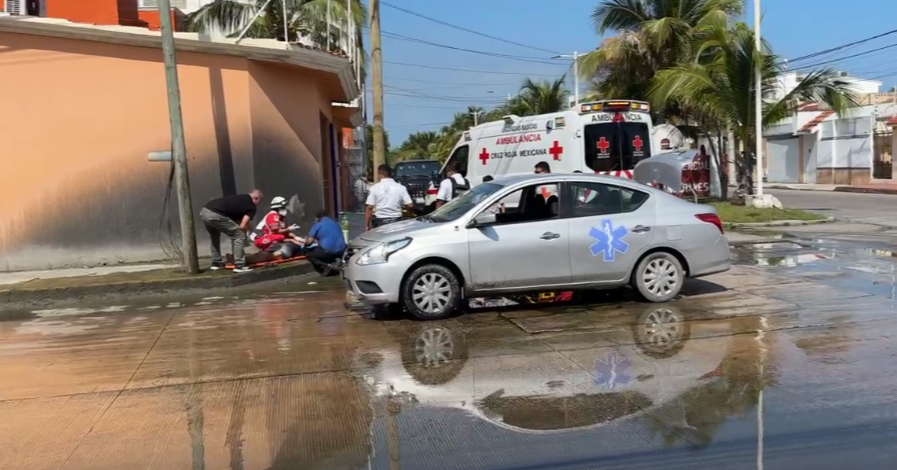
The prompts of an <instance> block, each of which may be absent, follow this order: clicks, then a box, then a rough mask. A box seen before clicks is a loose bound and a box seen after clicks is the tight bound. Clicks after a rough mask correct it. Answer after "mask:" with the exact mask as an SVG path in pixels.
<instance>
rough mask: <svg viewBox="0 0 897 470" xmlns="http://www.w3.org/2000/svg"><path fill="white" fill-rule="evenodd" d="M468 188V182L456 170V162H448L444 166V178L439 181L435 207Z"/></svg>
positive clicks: (440, 205)
mask: <svg viewBox="0 0 897 470" xmlns="http://www.w3.org/2000/svg"><path fill="white" fill-rule="evenodd" d="M468 189H470V183H468V182H467V180H466V179H465V178H464V176H463V175H462V174H461V173H459V172H458V164H457V163H455V162H451V163H449V164H448V166H446V167H445V179H444V180H442V182H441V183H439V191H438V192H437V193H436V208H437V209H438V208H440V207H442V206H443V205H444V204H445V203H447V202H449V201H451V200H452V199H454V198H455V197H457V196H458V195H460V193H463V192H464V191H467V190H468Z"/></svg>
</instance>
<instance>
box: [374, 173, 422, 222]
mask: <svg viewBox="0 0 897 470" xmlns="http://www.w3.org/2000/svg"><path fill="white" fill-rule="evenodd" d="M377 174H378V175H379V176H380V181H379V182H378V183H377V184H375V185H373V186H371V190H370V192H369V193H368V199H367V202H366V205H367V207H366V208H365V211H364V230H365V231H368V230H370V229H372V228H377V227H381V226H383V225H386V224H391V223H393V222H398V221H400V220H402V207H407V208H409V209H411V208H412V207H413V206H414V203H413V202H412V201H411V195H410V194H408V188H406V187H404V186H402V185H401V184H399V183H396V181H395V180H394V179H392V170H391V169H390V168H389V166H388V165H380V167H379V168H377Z"/></svg>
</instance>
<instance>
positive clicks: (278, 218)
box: [254, 196, 303, 259]
mask: <svg viewBox="0 0 897 470" xmlns="http://www.w3.org/2000/svg"><path fill="white" fill-rule="evenodd" d="M286 216H287V200H286V199H284V198H282V197H280V196H277V197H275V198H274V199H272V200H271V211H270V212H268V213H267V214H265V218H264V220H262V222H261V223H260V224H259V225H258V227H257V230H259V232H260V234H259V235H258V236H256V237H255V240H254V242H255V246H256V247H257V248H258V249H260V250H262V251H266V252H269V253H273V254H274V256H275V257H280V258H282V259H286V258H292V257H293V256H296V255H297V254H298V253H299V249H300V247H301V246H302V242H303V240H302V239H301V238H299V237H298V236H296V235H295V234H294V233H293V232H292V230H295V229H297V228H298V227H296V226H290V227H288V226H287V219H286Z"/></svg>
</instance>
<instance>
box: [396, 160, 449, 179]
mask: <svg viewBox="0 0 897 470" xmlns="http://www.w3.org/2000/svg"><path fill="white" fill-rule="evenodd" d="M434 173H439V162H403V163H399V164H398V165H396V176H397V177H399V178H403V177H408V176H432V175H433V174H434Z"/></svg>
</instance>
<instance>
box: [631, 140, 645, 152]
mask: <svg viewBox="0 0 897 470" xmlns="http://www.w3.org/2000/svg"><path fill="white" fill-rule="evenodd" d="M642 145H644V142H642V138H641V137H639V136H635V138H634V139H632V148H634V149H635V151H636V152H641V151H642Z"/></svg>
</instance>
